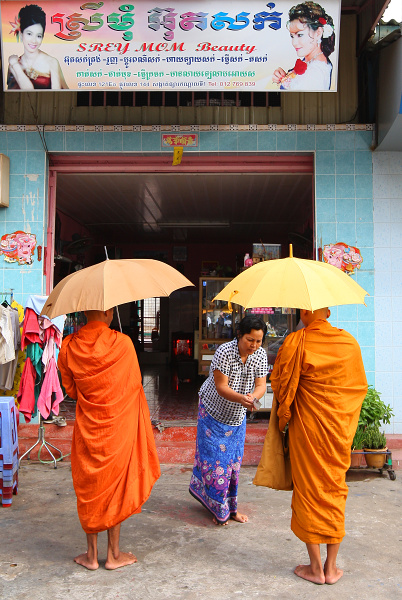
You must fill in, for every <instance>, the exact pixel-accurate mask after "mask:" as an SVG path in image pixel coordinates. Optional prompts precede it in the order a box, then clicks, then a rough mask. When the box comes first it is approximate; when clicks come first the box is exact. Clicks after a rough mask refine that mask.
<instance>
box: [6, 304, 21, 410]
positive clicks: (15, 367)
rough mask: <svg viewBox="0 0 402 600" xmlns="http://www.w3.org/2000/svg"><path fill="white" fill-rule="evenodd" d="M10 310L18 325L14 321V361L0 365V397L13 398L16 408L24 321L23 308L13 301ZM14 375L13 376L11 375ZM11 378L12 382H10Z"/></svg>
mask: <svg viewBox="0 0 402 600" xmlns="http://www.w3.org/2000/svg"><path fill="white" fill-rule="evenodd" d="M11 308H12V309H14V310H15V312H16V313H17V314H18V325H17V321H16V320H15V325H16V326H15V331H14V345H15V352H16V358H15V359H14V361H10V362H9V363H5V364H4V365H0V394H1V395H2V396H14V398H15V404H16V406H17V408H18V404H19V403H18V400H17V394H18V390H19V387H20V381H21V376H22V371H23V369H24V364H25V358H26V357H25V352H24V351H23V350H21V336H22V323H23V321H24V308H23V307H22V306H21V304H18V302H16V301H15V300H13V301H12V302H11ZM13 373H14V375H13ZM11 378H12V382H11Z"/></svg>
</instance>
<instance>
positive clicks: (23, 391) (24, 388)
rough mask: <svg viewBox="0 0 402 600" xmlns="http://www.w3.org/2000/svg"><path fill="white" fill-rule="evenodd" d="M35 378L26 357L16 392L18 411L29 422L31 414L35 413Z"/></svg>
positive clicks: (34, 373)
mask: <svg viewBox="0 0 402 600" xmlns="http://www.w3.org/2000/svg"><path fill="white" fill-rule="evenodd" d="M35 379H36V371H35V367H34V366H33V364H32V362H31V359H30V358H27V359H26V362H25V365H24V370H23V372H22V377H21V383H20V388H19V390H18V394H17V401H18V402H19V411H20V412H21V413H22V414H23V415H24V417H25V421H26V422H27V423H29V422H30V420H31V418H32V416H35V415H36V408H35V400H36V399H35Z"/></svg>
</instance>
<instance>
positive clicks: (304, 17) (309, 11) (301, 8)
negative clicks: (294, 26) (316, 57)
mask: <svg viewBox="0 0 402 600" xmlns="http://www.w3.org/2000/svg"><path fill="white" fill-rule="evenodd" d="M296 19H298V20H299V21H300V22H301V23H305V24H306V25H308V26H309V27H310V29H312V30H313V31H317V29H318V28H319V27H322V28H323V29H324V27H325V25H327V28H328V27H330V28H331V29H332V33H331V35H325V33H326V32H325V30H324V35H323V36H322V39H321V51H322V53H323V54H324V56H325V57H326V58H328V56H329V55H330V54H331V53H332V52H333V51H334V48H335V32H334V21H333V19H332V17H330V16H329V15H328V14H327V13H326V12H325V9H324V8H322V6H320V5H319V4H316V2H303V3H302V4H297V5H296V6H292V8H291V9H290V11H289V23H290V22H291V21H295V20H296ZM329 32H330V30H329Z"/></svg>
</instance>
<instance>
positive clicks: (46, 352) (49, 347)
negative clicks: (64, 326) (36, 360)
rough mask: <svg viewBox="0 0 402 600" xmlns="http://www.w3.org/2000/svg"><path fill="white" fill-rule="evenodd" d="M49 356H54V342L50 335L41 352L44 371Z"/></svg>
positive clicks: (44, 370)
mask: <svg viewBox="0 0 402 600" xmlns="http://www.w3.org/2000/svg"><path fill="white" fill-rule="evenodd" d="M51 358H55V344H54V336H51V337H50V338H49V340H48V342H47V344H46V346H45V347H44V348H43V354H42V363H43V372H44V373H46V371H47V367H48V365H49V361H50V359H51Z"/></svg>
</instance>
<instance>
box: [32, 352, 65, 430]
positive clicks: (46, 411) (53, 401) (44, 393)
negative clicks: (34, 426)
mask: <svg viewBox="0 0 402 600" xmlns="http://www.w3.org/2000/svg"><path fill="white" fill-rule="evenodd" d="M53 393H54V394H55V397H54V398H53V397H52V395H53ZM63 399H64V394H63V391H62V389H61V386H60V380H59V376H58V373H57V367H56V361H55V359H54V358H51V359H50V360H49V364H48V365H47V368H46V374H45V377H44V379H43V382H42V387H41V391H40V395H39V398H38V410H39V412H40V414H41V415H42V417H44V418H45V419H47V418H48V416H49V415H50V412H53V413H54V414H55V415H58V414H59V404H60V402H63Z"/></svg>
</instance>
